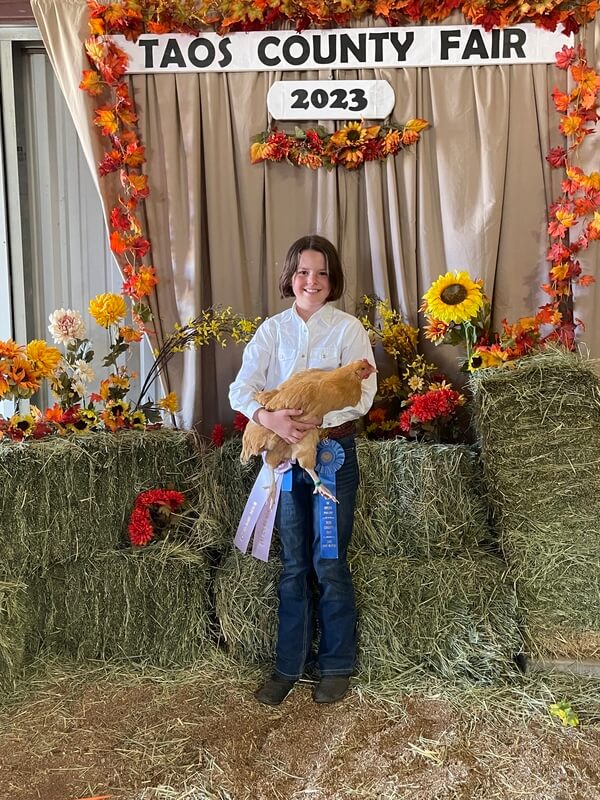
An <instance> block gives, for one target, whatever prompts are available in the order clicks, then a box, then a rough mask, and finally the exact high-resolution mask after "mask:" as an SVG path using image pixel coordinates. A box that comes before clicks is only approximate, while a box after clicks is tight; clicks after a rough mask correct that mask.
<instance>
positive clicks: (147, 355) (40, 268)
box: [21, 49, 152, 398]
mask: <svg viewBox="0 0 600 800" xmlns="http://www.w3.org/2000/svg"><path fill="white" fill-rule="evenodd" d="M22 76H23V87H22V97H23V109H22V114H23V117H22V123H21V126H22V132H23V144H22V147H23V161H24V162H25V163H24V164H23V167H24V169H23V170H22V174H24V175H26V190H25V192H24V194H25V197H22V205H23V212H24V217H26V218H27V221H26V226H27V230H28V235H27V233H25V235H24V242H23V244H24V251H25V252H24V255H25V262H26V265H25V271H26V276H25V283H26V290H27V300H28V305H29V307H30V309H31V312H32V313H31V317H30V320H31V321H30V324H29V325H28V328H29V330H28V335H29V338H32V337H35V338H49V333H48V330H47V327H48V316H49V314H50V313H51V312H52V311H54V310H55V309H57V308H72V309H76V310H79V311H81V312H82V314H83V317H84V320H85V321H86V325H87V326H88V333H89V335H90V338H91V339H92V341H93V343H94V350H95V352H96V354H97V357H96V359H95V364H94V367H95V369H96V372H97V374H98V375H99V378H101V377H105V376H106V374H107V370H105V369H104V370H102V369H100V364H101V360H102V358H101V357H102V356H103V355H104V354H105V353H106V351H107V348H108V336H107V333H106V331H104V330H103V329H102V328H100V327H99V326H98V325H97V324H96V323H94V322H93V320H92V319H91V317H90V316H89V314H88V312H87V307H88V303H89V300H90V299H91V298H92V297H94V296H95V295H96V294H99V293H102V292H109V291H110V292H116V293H119V292H120V291H121V284H122V279H121V275H120V272H119V270H118V267H117V265H116V262H115V260H114V258H113V256H112V253H111V251H110V248H109V245H108V234H107V231H106V226H105V223H104V218H103V214H102V208H101V204H100V198H99V196H98V194H97V191H96V188H95V186H94V183H93V181H92V176H91V174H90V171H89V167H88V165H87V163H86V161H85V158H84V156H83V153H82V151H81V148H80V146H79V141H78V138H77V134H76V131H75V128H74V125H73V122H72V119H71V116H70V114H69V111H68V109H67V106H66V104H65V102H64V99H63V97H62V94H61V92H60V88H59V86H58V84H57V82H56V80H55V78H54V73H53V71H52V68H51V66H50V62H49V60H48V57H47V56H46V54H45V53H44V52H40V51H36V50H28V49H25V50H23V52H22ZM24 227H25V223H24ZM28 250H29V253H27V251H28ZM140 350H141V352H140ZM98 356H100V358H98ZM151 362H152V355H151V352H150V348H149V346H148V345H147V344H145V345H144V346H143V348H140V347H139V346H137V345H133V346H132V348H131V352H130V357H129V360H128V362H127V364H128V368H129V370H130V372H136V373H137V374H138V375H143V374H144V372H145V370H146V369H147V367H148V366H149V364H150V363H151ZM138 386H139V380H138V381H137V382H136V386H135V387H133V389H132V392H131V396H132V397H134V398H135V397H136V394H137V387H138Z"/></svg>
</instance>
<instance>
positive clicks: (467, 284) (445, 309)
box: [423, 272, 484, 325]
mask: <svg viewBox="0 0 600 800" xmlns="http://www.w3.org/2000/svg"><path fill="white" fill-rule="evenodd" d="M423 300H424V301H425V311H426V313H427V316H429V317H433V318H434V319H436V320H441V321H442V322H446V323H447V324H451V323H455V324H458V325H460V323H461V322H467V321H468V320H470V319H473V317H475V316H477V313H478V312H479V310H480V309H481V308H482V306H483V302H484V297H483V292H482V291H481V286H480V285H479V284H478V283H476V282H475V281H473V280H471V278H470V276H469V273H468V272H447V273H446V274H445V275H441V276H440V277H439V278H438V279H437V280H436V281H434V282H433V283H432V285H431V287H430V289H429V290H428V291H427V292H426V293H425V294H424V295H423Z"/></svg>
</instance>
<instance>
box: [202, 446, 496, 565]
mask: <svg viewBox="0 0 600 800" xmlns="http://www.w3.org/2000/svg"><path fill="white" fill-rule="evenodd" d="M240 452H241V440H240V439H239V438H238V439H231V440H229V441H227V442H225V444H224V445H223V447H220V448H214V449H212V451H209V452H208V453H207V455H206V457H205V458H203V459H202V463H201V466H200V472H199V474H198V475H197V478H196V481H197V485H198V487H199V488H198V491H197V493H198V495H199V496H200V498H201V499H200V501H199V506H198V513H199V514H200V517H201V518H203V519H207V520H218V521H219V525H220V531H221V546H222V547H225V548H228V546H229V544H230V542H231V540H232V539H233V536H234V535H235V531H236V529H237V526H238V523H239V521H240V518H241V516H242V513H243V511H244V506H245V504H246V500H247V499H248V495H249V494H250V491H251V489H252V486H253V485H254V481H255V479H256V476H257V474H258V472H259V469H260V465H261V462H260V460H259V459H253V460H252V461H251V462H250V463H249V464H246V465H242V464H241V463H240V460H239V457H240ZM357 453H358V460H359V465H360V471H361V486H360V488H359V493H358V497H357V503H356V515H355V524H354V534H353V538H354V547H355V549H364V550H365V551H366V552H368V553H371V554H373V555H394V556H397V555H402V556H406V557H414V558H421V557H429V556H434V555H444V554H452V553H462V552H463V551H464V550H465V549H469V548H474V547H478V546H479V545H481V544H483V543H489V541H490V540H491V538H492V537H491V533H490V528H489V524H488V505H487V501H486V496H485V491H484V483H483V480H482V476H481V467H480V464H479V460H478V457H477V455H476V454H475V452H474V451H473V450H472V449H471V448H469V447H467V446H466V445H435V444H414V443H409V442H407V441H406V440H404V439H396V440H393V441H386V442H376V441H369V440H367V439H363V438H359V439H357Z"/></svg>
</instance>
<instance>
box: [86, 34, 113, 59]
mask: <svg viewBox="0 0 600 800" xmlns="http://www.w3.org/2000/svg"><path fill="white" fill-rule="evenodd" d="M85 52H86V53H87V54H88V57H89V58H90V59H91V60H92V61H93V62H94V63H96V64H97V63H98V62H99V61H102V60H103V59H104V58H105V56H106V53H107V52H108V48H107V46H106V45H105V44H104V42H101V41H99V40H98V39H96V37H95V36H90V37H89V39H86V40H85Z"/></svg>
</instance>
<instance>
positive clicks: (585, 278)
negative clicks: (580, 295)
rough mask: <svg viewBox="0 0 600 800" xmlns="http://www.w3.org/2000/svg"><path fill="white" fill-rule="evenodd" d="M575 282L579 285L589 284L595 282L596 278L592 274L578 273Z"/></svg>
mask: <svg viewBox="0 0 600 800" xmlns="http://www.w3.org/2000/svg"><path fill="white" fill-rule="evenodd" d="M577 283H578V284H579V285H580V286H591V284H592V283H596V278H594V276H593V275H580V276H579V280H578V281H577Z"/></svg>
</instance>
